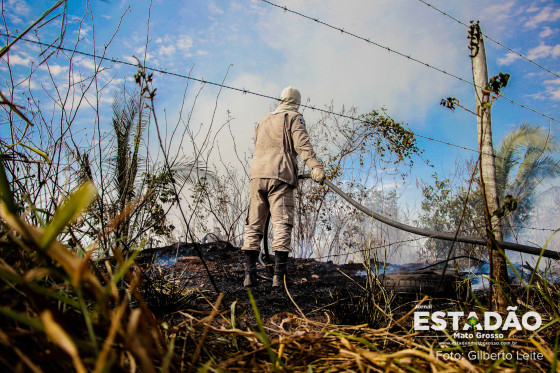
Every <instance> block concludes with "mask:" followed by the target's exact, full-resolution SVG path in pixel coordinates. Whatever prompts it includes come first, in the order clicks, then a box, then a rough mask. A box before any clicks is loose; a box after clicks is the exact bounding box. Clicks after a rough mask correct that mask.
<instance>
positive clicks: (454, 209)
mask: <svg viewBox="0 0 560 373" xmlns="http://www.w3.org/2000/svg"><path fill="white" fill-rule="evenodd" d="M471 168H472V167H471ZM432 177H433V179H434V184H433V185H430V184H429V183H427V182H425V181H424V180H421V181H420V188H421V189H422V196H423V200H422V203H421V206H420V208H421V210H422V214H421V215H420V217H419V218H418V222H417V223H418V224H419V225H420V226H422V227H424V228H427V229H432V230H436V231H440V232H455V231H457V227H459V226H460V227H461V228H460V230H459V234H461V235H479V234H480V232H479V229H480V227H484V211H483V206H482V192H481V189H480V188H474V186H472V189H471V190H470V191H469V187H468V185H467V186H461V187H459V188H457V191H455V192H454V191H453V185H452V183H451V181H450V179H444V180H441V179H440V177H439V176H438V174H437V173H435V174H433V175H432ZM466 181H467V182H469V180H466ZM451 245H452V242H449V241H443V240H435V239H429V240H428V241H427V243H426V245H425V246H424V248H423V250H424V254H425V256H427V257H429V258H431V259H433V260H435V259H444V258H446V257H447V255H448V253H449V250H450V249H451ZM453 248H454V253H455V255H453V256H459V255H468V256H477V257H480V256H484V255H486V254H487V251H486V250H485V249H484V248H481V247H477V246H475V245H471V244H465V243H460V242H456V243H455V244H454V246H453Z"/></svg>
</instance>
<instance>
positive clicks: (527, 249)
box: [259, 174, 560, 268]
mask: <svg viewBox="0 0 560 373" xmlns="http://www.w3.org/2000/svg"><path fill="white" fill-rule="evenodd" d="M308 178H310V175H309V174H304V175H299V176H298V179H308ZM324 183H325V184H326V185H327V186H328V187H329V189H330V190H332V191H333V192H335V193H336V194H338V195H339V196H340V197H342V198H344V199H345V200H346V202H348V203H349V204H351V205H352V206H354V207H355V208H357V209H358V210H360V211H361V212H363V213H364V214H366V215H368V216H370V217H372V218H373V219H375V220H378V221H380V222H382V223H385V224H387V225H389V226H391V227H394V228H397V229H400V230H403V231H405V232H409V233H413V234H417V235H420V236H424V237H428V238H435V239H438V240H444V241H454V242H463V243H470V244H474V245H483V246H486V245H487V244H488V241H487V240H485V239H484V238H482V237H475V236H461V235H458V234H456V233H448V232H437V231H433V230H429V229H423V228H418V227H413V226H410V225H407V224H403V223H399V222H397V221H394V220H391V219H389V218H387V217H385V216H383V215H380V214H377V213H375V212H373V211H372V210H370V209H368V208H367V207H365V206H362V205H361V204H359V203H358V202H356V201H355V200H354V199H352V198H350V196H348V194H346V193H344V192H343V191H342V190H340V188H338V187H337V186H336V185H334V184H333V183H332V182H331V181H330V180H327V179H325V181H324ZM269 224H270V212H269V214H268V218H267V219H266V223H265V227H264V241H263V243H264V262H263V258H262V257H259V260H260V262H261V264H263V265H265V266H266V263H271V260H270V253H269V251H268V226H269ZM496 245H497V246H498V247H499V248H501V249H503V250H511V251H516V252H520V253H525V254H531V255H537V256H543V257H546V258H551V259H556V260H560V252H558V251H554V250H547V249H544V248H539V247H535V246H529V245H523V244H518V243H513V242H506V241H496ZM268 267H269V268H270V264H269V265H268Z"/></svg>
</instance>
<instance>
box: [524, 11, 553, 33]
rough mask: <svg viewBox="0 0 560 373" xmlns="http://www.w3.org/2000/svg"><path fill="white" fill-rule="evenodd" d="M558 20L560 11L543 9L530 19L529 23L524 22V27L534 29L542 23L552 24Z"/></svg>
mask: <svg viewBox="0 0 560 373" xmlns="http://www.w3.org/2000/svg"><path fill="white" fill-rule="evenodd" d="M558 19H560V9H554V8H552V7H549V6H548V7H544V8H542V9H541V11H540V12H539V13H538V14H537V15H535V16H533V17H531V18H530V19H529V21H527V22H525V26H526V27H529V28H535V27H537V26H538V25H540V24H541V23H543V22H554V21H557V20H558Z"/></svg>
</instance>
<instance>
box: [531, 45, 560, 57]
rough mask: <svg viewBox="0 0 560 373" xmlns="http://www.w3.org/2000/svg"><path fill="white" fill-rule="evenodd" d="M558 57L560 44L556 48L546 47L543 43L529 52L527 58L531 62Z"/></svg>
mask: <svg viewBox="0 0 560 373" xmlns="http://www.w3.org/2000/svg"><path fill="white" fill-rule="evenodd" d="M550 56H552V57H558V56H560V44H557V45H555V46H551V45H546V44H544V43H542V44H541V45H539V46H538V47H535V48H533V49H530V50H529V54H528V55H527V58H529V59H531V60H535V59H539V58H546V57H550Z"/></svg>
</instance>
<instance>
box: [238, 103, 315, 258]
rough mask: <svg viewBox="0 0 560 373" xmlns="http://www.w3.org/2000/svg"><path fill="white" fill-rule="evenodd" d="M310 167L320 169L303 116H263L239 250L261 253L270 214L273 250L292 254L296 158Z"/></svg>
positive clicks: (256, 134)
mask: <svg viewBox="0 0 560 373" xmlns="http://www.w3.org/2000/svg"><path fill="white" fill-rule="evenodd" d="M298 154H299V155H300V156H301V158H302V159H303V160H304V161H305V163H306V164H307V166H308V167H309V168H313V167H315V166H319V165H320V163H319V162H318V161H317V159H316V158H315V152H314V151H313V147H312V146H311V143H310V142H309V135H308V133H307V130H306V129H305V122H304V120H303V116H302V115H301V114H300V113H298V112H297V111H282V112H275V113H271V114H268V115H266V116H265V117H264V118H262V119H261V121H260V122H259V124H258V126H257V129H256V131H255V154H254V155H253V160H252V162H251V169H250V173H249V176H250V178H251V183H250V186H249V211H248V213H247V219H246V226H245V239H244V244H243V247H242V248H241V249H242V250H256V251H259V250H260V246H261V240H262V238H263V234H264V224H265V222H266V218H267V216H268V212H269V211H270V214H271V222H272V229H273V230H274V242H273V244H272V250H273V251H291V245H290V243H291V235H292V226H293V220H294V189H295V187H296V185H297V159H296V157H297V155H298Z"/></svg>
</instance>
